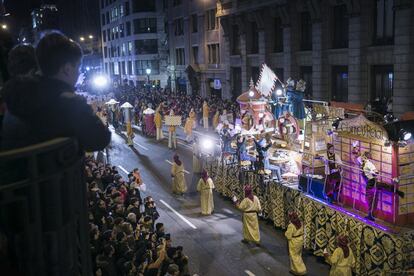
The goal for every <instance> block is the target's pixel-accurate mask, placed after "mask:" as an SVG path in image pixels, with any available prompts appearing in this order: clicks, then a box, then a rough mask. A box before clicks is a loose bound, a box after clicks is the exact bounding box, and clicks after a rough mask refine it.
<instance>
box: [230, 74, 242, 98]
mask: <svg viewBox="0 0 414 276" xmlns="http://www.w3.org/2000/svg"><path fill="white" fill-rule="evenodd" d="M241 77H242V73H241V68H240V67H230V81H231V87H232V88H233V89H232V91H231V94H232V95H233V97H237V96H239V95H240V94H241V92H242V78H241Z"/></svg>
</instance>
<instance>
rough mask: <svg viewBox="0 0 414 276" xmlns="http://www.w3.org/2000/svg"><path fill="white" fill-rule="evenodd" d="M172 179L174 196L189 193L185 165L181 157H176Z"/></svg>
mask: <svg viewBox="0 0 414 276" xmlns="http://www.w3.org/2000/svg"><path fill="white" fill-rule="evenodd" d="M171 177H172V192H173V193H174V194H180V195H182V194H184V193H185V192H186V191H187V183H186V181H185V175H184V164H183V162H181V160H180V157H179V156H178V155H177V154H176V155H174V162H173V164H172V167H171Z"/></svg>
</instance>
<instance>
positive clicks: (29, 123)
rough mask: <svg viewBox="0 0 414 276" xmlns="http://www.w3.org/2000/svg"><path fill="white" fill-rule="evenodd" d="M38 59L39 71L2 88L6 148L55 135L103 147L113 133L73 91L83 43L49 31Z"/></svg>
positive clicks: (87, 148) (92, 148) (84, 147)
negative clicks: (4, 108) (39, 74)
mask: <svg viewBox="0 0 414 276" xmlns="http://www.w3.org/2000/svg"><path fill="white" fill-rule="evenodd" d="M36 58H37V61H38V64H39V69H40V71H41V74H42V75H41V76H37V75H31V76H17V77H15V78H13V79H11V80H10V81H8V82H7V83H6V85H5V87H4V89H3V92H4V95H5V102H6V106H7V112H6V114H5V117H4V122H3V141H2V149H3V150H10V149H15V148H20V147H25V146H28V145H32V144H37V143H40V142H44V141H47V140H50V139H53V138H56V137H74V138H76V139H77V140H78V142H79V145H80V147H81V149H82V150H85V151H97V150H102V149H104V148H105V147H106V146H107V145H108V143H109V142H110V139H111V133H110V132H109V130H108V128H107V127H106V126H105V125H104V124H103V123H102V121H101V120H100V119H99V118H98V117H97V116H96V115H95V114H94V112H93V111H92V108H91V107H90V106H89V105H88V104H87V103H86V101H85V100H84V99H82V98H81V97H79V96H77V95H75V93H74V85H75V83H76V81H77V79H78V75H79V67H80V64H81V59H82V50H81V48H80V46H79V45H78V44H77V43H76V42H74V41H73V40H71V39H69V38H68V37H66V36H65V35H63V34H62V33H59V32H51V33H48V34H46V35H45V36H44V37H43V38H42V39H41V40H40V41H39V43H38V45H37V47H36Z"/></svg>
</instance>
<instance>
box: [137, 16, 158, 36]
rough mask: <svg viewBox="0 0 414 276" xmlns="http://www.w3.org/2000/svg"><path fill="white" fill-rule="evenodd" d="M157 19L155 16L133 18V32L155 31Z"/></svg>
mask: <svg viewBox="0 0 414 276" xmlns="http://www.w3.org/2000/svg"><path fill="white" fill-rule="evenodd" d="M156 32H157V19H156V18H140V19H134V34H143V33H156Z"/></svg>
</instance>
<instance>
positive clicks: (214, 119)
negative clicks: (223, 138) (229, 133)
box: [213, 110, 220, 130]
mask: <svg viewBox="0 0 414 276" xmlns="http://www.w3.org/2000/svg"><path fill="white" fill-rule="evenodd" d="M219 119H220V112H219V111H218V110H217V111H216V114H214V117H213V128H214V130H216V128H217V126H218V124H219Z"/></svg>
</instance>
